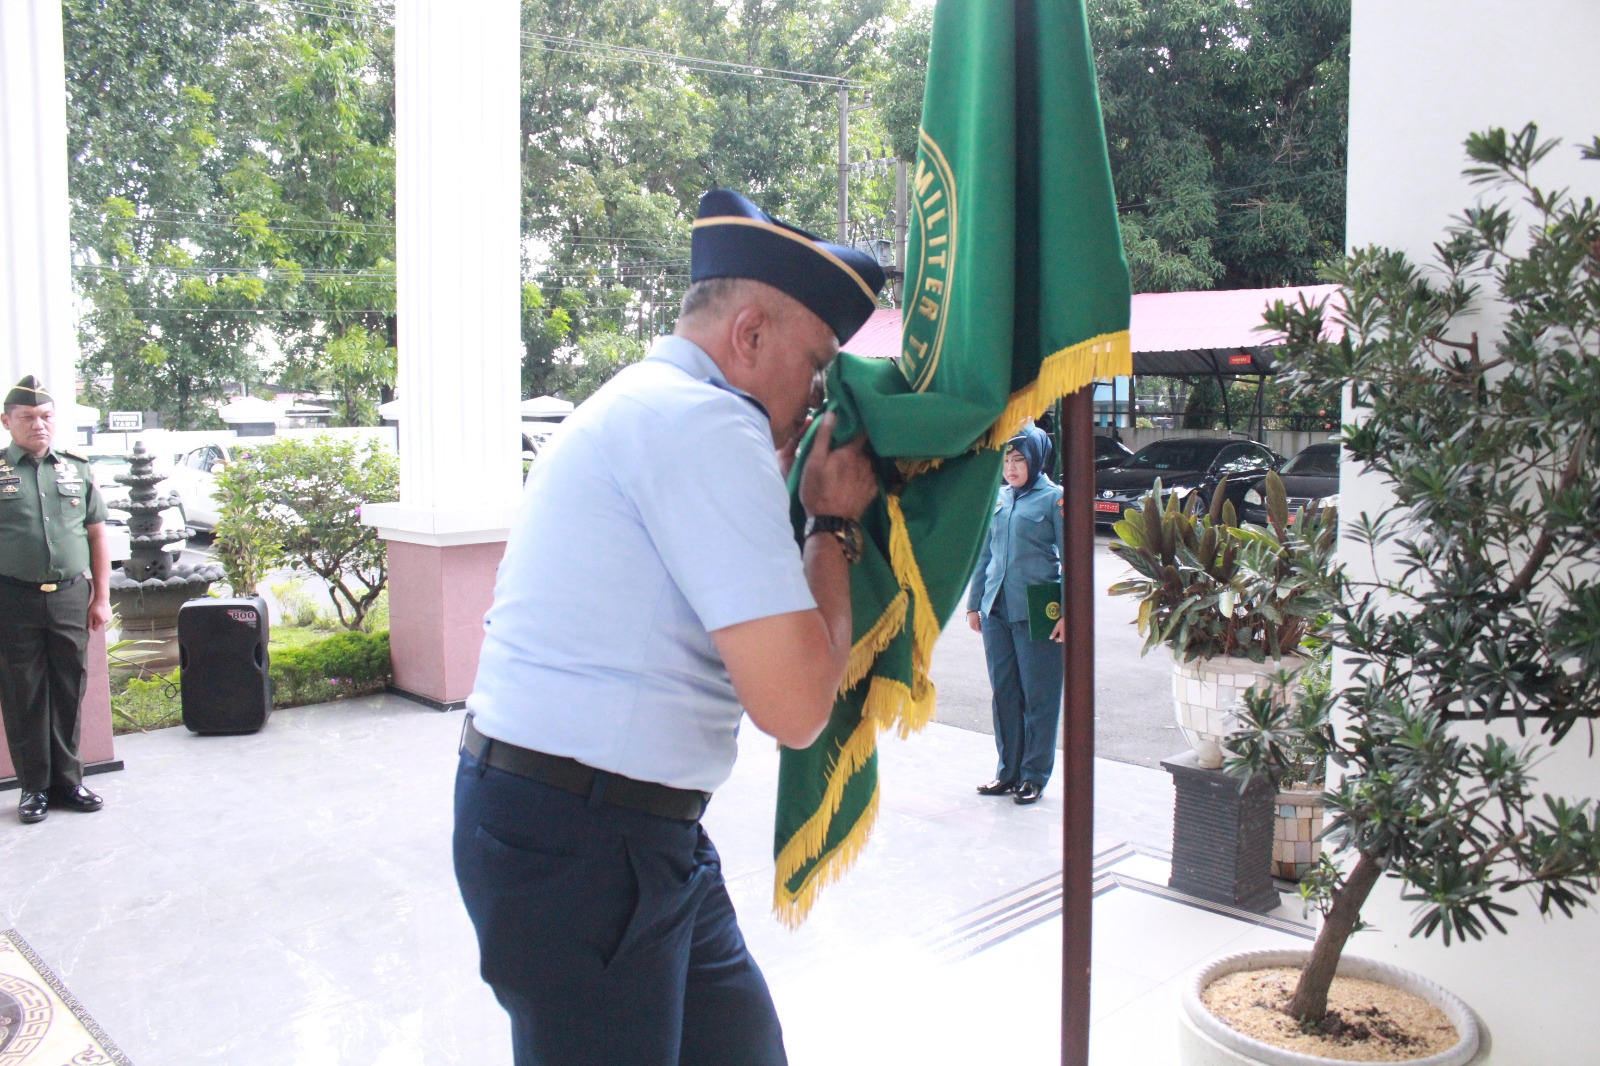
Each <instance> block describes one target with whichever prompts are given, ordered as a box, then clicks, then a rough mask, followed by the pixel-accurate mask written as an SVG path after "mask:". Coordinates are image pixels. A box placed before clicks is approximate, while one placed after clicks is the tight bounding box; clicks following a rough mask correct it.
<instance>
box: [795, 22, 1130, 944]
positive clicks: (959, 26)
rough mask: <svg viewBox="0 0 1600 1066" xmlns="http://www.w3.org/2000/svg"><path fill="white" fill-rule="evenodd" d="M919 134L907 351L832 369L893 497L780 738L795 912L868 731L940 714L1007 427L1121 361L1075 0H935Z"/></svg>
mask: <svg viewBox="0 0 1600 1066" xmlns="http://www.w3.org/2000/svg"><path fill="white" fill-rule="evenodd" d="M920 136H921V143H920V147H919V150H918V154H917V163H916V169H915V172H914V176H913V178H912V181H911V188H910V192H911V195H912V201H913V207H912V219H911V235H910V248H909V254H908V257H907V268H906V279H905V285H906V287H905V299H904V336H903V345H902V351H901V356H900V358H899V359H898V360H894V361H887V360H867V359H859V358H856V357H854V356H851V355H841V356H840V357H839V359H838V361H837V362H836V364H835V366H834V369H833V370H832V371H831V372H830V374H829V382H828V396H829V404H830V405H831V406H832V407H834V408H835V409H837V411H838V413H839V422H838V425H837V427H836V428H835V430H834V438H835V440H848V439H850V438H851V437H853V436H854V435H855V434H857V433H860V432H863V431H865V432H866V433H867V435H868V437H869V439H870V440H871V442H872V446H873V450H874V451H875V452H876V454H877V455H878V456H879V457H880V459H881V460H882V461H881V462H880V463H879V477H880V482H881V485H882V489H883V495H882V496H881V498H880V499H879V500H878V501H877V502H875V503H874V504H873V506H872V507H871V508H870V509H869V510H868V512H867V514H866V515H865V516H864V518H863V523H862V524H863V526H864V527H865V529H866V533H867V550H866V553H865V557H864V558H863V559H862V561H861V562H860V563H858V564H857V565H856V566H855V567H854V568H853V571H852V574H851V589H850V594H851V605H852V608H853V610H854V626H855V631H854V635H853V641H854V644H853V648H852V650H851V654H850V665H849V668H848V670H847V672H846V675H845V678H844V682H843V684H842V686H841V689H840V692H839V696H838V699H837V700H836V701H835V703H834V708H833V715H832V718H831V719H830V721H829V723H828V726H827V728H826V729H825V730H824V731H823V734H822V736H821V737H820V738H819V739H818V740H817V742H816V743H815V744H813V745H812V746H811V747H809V748H807V749H805V750H803V751H795V750H789V749H785V750H784V752H783V754H782V761H781V770H780V772H779V781H778V810H777V826H776V840H775V844H774V847H775V851H776V855H777V873H776V888H775V892H774V907H775V909H776V910H777V913H778V915H779V917H780V918H782V919H783V920H784V921H785V922H787V923H788V924H790V925H791V926H793V925H798V924H799V923H800V922H801V921H803V920H804V918H805V915H806V913H807V912H808V911H809V910H810V908H811V905H812V903H813V902H815V900H816V896H817V893H818V891H819V890H820V889H821V888H822V887H823V886H824V885H826V884H828V883H830V882H831V881H833V880H834V879H836V878H837V877H839V876H840V874H841V873H842V872H843V871H844V870H845V869H846V868H847V867H848V866H849V864H850V862H851V861H852V860H853V858H854V857H855V856H856V854H858V853H859V851H860V849H861V847H862V846H863V845H864V844H865V842H866V839H867V835H868V833H869V832H870V830H871V827H872V824H873V821H874V818H875V816H876V813H877V807H878V779H877V735H878V732H879V731H880V730H884V729H888V728H890V727H894V728H896V729H898V730H899V732H900V733H901V735H905V734H907V733H910V732H911V731H914V730H916V729H920V728H921V727H922V726H923V725H925V724H926V723H927V722H928V721H929V719H930V718H931V717H932V714H933V705H934V690H933V685H932V683H931V682H930V681H929V679H928V667H929V662H930V658H931V656H932V652H933V644H934V641H935V640H937V639H938V636H939V631H940V629H941V627H942V625H943V623H944V621H945V620H946V619H948V617H949V615H950V612H951V611H952V610H953V609H954V608H955V606H956V604H957V602H958V601H959V599H960V597H961V593H962V592H963V590H964V589H965V587H966V582H967V579H968V576H969V574H970V573H971V570H972V565H973V562H974V561H975V559H976V557H977V553H978V547H979V543H980V540H981V538H982V537H983V536H984V535H985V533H986V531H987V528H988V521H989V515H990V512H991V511H992V510H993V504H994V499H995V493H996V491H997V489H998V487H999V477H1000V460H1001V449H1002V447H1003V446H1004V443H1005V441H1006V440H1008V439H1009V438H1010V437H1011V436H1012V435H1013V434H1014V433H1015V432H1016V431H1017V428H1018V427H1019V426H1020V425H1021V424H1022V423H1023V422H1024V421H1025V420H1027V419H1030V418H1034V417H1037V416H1038V415H1040V414H1041V413H1043V412H1044V410H1045V409H1046V408H1047V407H1048V406H1049V405H1050V404H1051V403H1053V402H1054V401H1055V400H1056V399H1057V398H1059V397H1061V396H1063V395H1066V394H1067V393H1070V392H1074V391H1076V390H1078V389H1080V388H1082V387H1084V386H1085V385H1087V384H1089V383H1090V382H1092V381H1094V380H1096V379H1099V378H1108V377H1111V376H1113V375H1125V374H1129V373H1131V372H1132V357H1131V355H1130V354H1129V347H1128V309H1129V294H1128V269H1127V264H1126V262H1125V261H1124V259H1123V256H1122V244H1121V239H1120V237H1119V234H1118V231H1117V214H1116V203H1115V200H1114V198H1113V195H1112V189H1111V173H1110V168H1109V166H1108V164H1107V161H1106V147H1105V132H1104V129H1103V128H1102V126H1101V122H1100V106H1099V100H1098V95H1097V93H1096V90H1095V80H1094V65H1093V60H1092V58H1091V53H1090V49H1089V35H1088V27H1087V25H1086V22H1085V19H1084V13H1083V6H1082V0H1013V2H1005V0H939V4H938V7H937V8H936V10H935V13H934V23H933V46H932V53H931V55H930V57H929V64H928V80H927V89H926V93H925V95H924V97H923V105H922V127H921V134H920ZM845 347H846V348H847V349H848V348H849V345H848V344H846V345H845ZM809 445H810V440H809V439H808V440H807V441H806V442H805V446H806V447H807V448H809ZM802 468H803V462H796V464H795V466H794V473H793V474H792V475H791V483H790V488H791V497H792V498H793V496H794V490H796V489H797V487H798V478H799V471H800V470H801V469H802ZM792 511H793V517H794V521H795V528H796V535H797V536H798V535H799V530H800V528H801V525H802V523H803V521H804V514H803V512H802V511H801V509H800V506H799V504H798V502H797V501H796V502H794V503H793V505H792Z"/></svg>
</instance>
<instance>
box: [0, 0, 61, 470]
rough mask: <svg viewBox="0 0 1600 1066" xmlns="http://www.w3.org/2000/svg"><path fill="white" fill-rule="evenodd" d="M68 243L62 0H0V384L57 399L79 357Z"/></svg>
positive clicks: (3, 386)
mask: <svg viewBox="0 0 1600 1066" xmlns="http://www.w3.org/2000/svg"><path fill="white" fill-rule="evenodd" d="M69 241H70V237H69V236H68V232H67V103H66V72H65V63H64V61H63V59H62V49H61V3H60V0H0V381H3V385H0V391H3V390H4V389H9V388H10V387H11V385H12V384H13V383H14V382H15V381H16V380H17V379H18V378H20V377H21V376H22V375H24V374H36V375H38V376H39V378H40V379H41V380H42V381H43V382H44V385H45V387H46V388H48V389H50V390H52V391H53V392H54V393H55V395H56V398H57V399H58V400H59V401H60V403H61V404H62V406H65V405H66V404H69V403H71V402H73V400H74V387H75V386H74V383H75V381H76V376H77V362H78V339H77V336H76V329H75V325H74V323H73V319H72V272H71V268H72V259H71V248H70V245H69ZM71 433H72V427H71V426H67V427H65V428H64V430H63V434H64V436H65V438H66V439H67V440H68V441H70V440H71Z"/></svg>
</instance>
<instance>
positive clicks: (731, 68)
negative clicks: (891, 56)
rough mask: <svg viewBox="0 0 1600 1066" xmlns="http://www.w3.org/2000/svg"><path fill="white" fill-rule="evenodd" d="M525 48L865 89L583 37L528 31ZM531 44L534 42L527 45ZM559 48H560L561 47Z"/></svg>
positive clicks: (832, 78)
mask: <svg viewBox="0 0 1600 1066" xmlns="http://www.w3.org/2000/svg"><path fill="white" fill-rule="evenodd" d="M522 39H523V41H524V42H525V43H524V47H541V46H542V47H543V48H544V49H545V50H547V51H551V52H558V53H561V54H564V55H581V56H589V57H591V58H595V59H613V60H617V61H619V62H628V63H640V64H643V65H646V66H675V67H682V68H685V69H688V70H693V71H695V72H697V73H702V74H731V75H734V76H736V77H744V78H757V79H760V80H763V81H787V82H793V83H796V84H801V85H831V86H835V87H837V86H844V87H846V88H859V87H864V86H865V84H866V83H865V82H860V81H856V80H853V79H850V78H843V77H839V76H836V75H832V74H812V73H809V72H807V71H802V70H787V69H784V68H782V67H762V66H756V65H754V64H751V63H735V62H731V61H728V60H723V59H706V58H703V57H700V56H686V55H679V54H677V53H673V52H663V51H659V50H657V49H653V48H634V47H631V46H629V45H620V44H608V43H606V42H604V41H590V40H587V39H585V38H582V37H560V36H556V35H555V34H549V33H538V32H535V31H532V30H525V31H523V34H522ZM526 42H531V43H526ZM558 46H559V47H558Z"/></svg>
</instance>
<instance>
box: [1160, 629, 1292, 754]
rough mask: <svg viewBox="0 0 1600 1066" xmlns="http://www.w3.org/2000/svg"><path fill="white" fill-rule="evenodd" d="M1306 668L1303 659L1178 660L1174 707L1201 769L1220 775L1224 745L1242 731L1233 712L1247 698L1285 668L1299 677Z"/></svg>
mask: <svg viewBox="0 0 1600 1066" xmlns="http://www.w3.org/2000/svg"><path fill="white" fill-rule="evenodd" d="M1304 667H1305V659H1304V658H1302V657H1301V656H1298V655H1296V656H1289V657H1285V658H1283V659H1282V660H1279V661H1273V660H1270V659H1269V660H1268V661H1266V662H1263V663H1256V662H1251V661H1250V660H1249V659H1244V658H1240V657H1238V656H1233V655H1218V656H1215V657H1213V658H1210V659H1196V660H1194V661H1193V662H1187V663H1186V662H1184V661H1183V660H1182V659H1180V658H1179V657H1178V656H1177V655H1176V654H1174V656H1173V659H1172V702H1173V705H1174V709H1175V710H1176V712H1177V719H1178V726H1179V728H1181V729H1182V730H1183V736H1184V739H1186V740H1188V742H1189V746H1190V747H1191V748H1193V749H1194V752H1195V755H1197V756H1198V757H1199V759H1200V765H1201V766H1202V767H1204V768H1205V769H1207V770H1215V769H1217V768H1218V767H1220V766H1221V765H1222V760H1223V756H1224V751H1223V748H1222V741H1223V740H1224V739H1225V738H1226V737H1227V736H1228V734H1229V733H1231V732H1233V731H1234V729H1235V728H1236V727H1237V720H1236V719H1235V718H1234V714H1233V712H1234V711H1235V710H1236V709H1237V708H1238V707H1239V705H1240V704H1241V703H1242V702H1243V700H1244V694H1245V693H1246V692H1247V691H1249V689H1250V688H1251V686H1253V685H1255V684H1257V683H1258V682H1259V681H1261V679H1262V678H1265V677H1270V676H1271V675H1273V674H1275V673H1277V672H1278V671H1279V670H1280V669H1283V670H1288V671H1289V673H1290V674H1291V675H1292V674H1298V673H1299V672H1300V670H1301V669H1303V668H1304Z"/></svg>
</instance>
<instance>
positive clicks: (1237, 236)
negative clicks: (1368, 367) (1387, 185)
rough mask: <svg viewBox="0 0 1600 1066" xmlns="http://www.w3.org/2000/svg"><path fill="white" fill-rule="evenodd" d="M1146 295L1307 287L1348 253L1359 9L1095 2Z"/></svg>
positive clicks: (1115, 154) (1129, 244) (1114, 168)
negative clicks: (1353, 39) (1347, 188)
mask: <svg viewBox="0 0 1600 1066" xmlns="http://www.w3.org/2000/svg"><path fill="white" fill-rule="evenodd" d="M1088 13H1089V25H1090V35H1091V37H1092V39H1093V42H1094V51H1095V66H1096V69H1097V71H1098V73H1099V77H1100V102H1101V109H1102V112H1103V114H1104V118H1105V125H1106V142H1107V147H1108V148H1109V150H1110V156H1111V173H1112V176H1113V178H1114V180H1115V184H1116V190H1117V203H1118V205H1119V208H1120V216H1121V221H1122V227H1123V245H1124V248H1125V250H1126V251H1127V254H1128V265H1129V268H1130V270H1131V271H1132V273H1133V279H1134V291H1136V292H1171V291H1177V290H1184V289H1205V288H1211V287H1213V286H1216V287H1220V288H1228V289H1236V288H1253V287H1268V286H1274V285H1291V284H1307V283H1310V282H1311V281H1312V280H1314V277H1315V270H1316V266H1317V264H1318V263H1319V262H1321V261H1323V260H1327V259H1331V258H1333V257H1336V256H1338V255H1340V254H1341V253H1342V251H1343V246H1344V182H1345V178H1344V171H1345V142H1346V126H1347V121H1346V119H1347V116H1346V110H1347V106H1346V102H1347V97H1348V83H1349V52H1350V4H1349V0H1268V2H1265V3H1254V4H1241V3H1237V2H1235V0H1089V2H1088Z"/></svg>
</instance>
